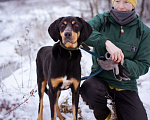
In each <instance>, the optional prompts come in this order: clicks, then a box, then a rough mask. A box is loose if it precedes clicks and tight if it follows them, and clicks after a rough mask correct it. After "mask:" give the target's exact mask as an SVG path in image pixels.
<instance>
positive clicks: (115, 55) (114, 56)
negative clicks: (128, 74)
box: [105, 40, 124, 63]
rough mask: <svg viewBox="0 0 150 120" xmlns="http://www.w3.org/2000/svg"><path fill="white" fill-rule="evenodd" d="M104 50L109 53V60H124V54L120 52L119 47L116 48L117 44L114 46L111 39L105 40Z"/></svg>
mask: <svg viewBox="0 0 150 120" xmlns="http://www.w3.org/2000/svg"><path fill="white" fill-rule="evenodd" d="M105 45H106V50H107V51H108V52H109V54H110V55H111V60H112V61H115V62H117V63H119V62H121V63H122V62H123V60H124V54H123V52H122V50H121V49H120V48H118V47H117V46H115V45H114V44H113V43H112V42H111V41H109V40H106V43H105Z"/></svg>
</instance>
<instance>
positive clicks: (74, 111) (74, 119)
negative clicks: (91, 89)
mask: <svg viewBox="0 0 150 120" xmlns="http://www.w3.org/2000/svg"><path fill="white" fill-rule="evenodd" d="M72 107H73V108H72V110H73V120H77V118H76V107H75V105H73V106H72Z"/></svg>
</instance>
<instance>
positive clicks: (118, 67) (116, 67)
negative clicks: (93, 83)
mask: <svg viewBox="0 0 150 120" xmlns="http://www.w3.org/2000/svg"><path fill="white" fill-rule="evenodd" d="M97 61H98V64H99V65H100V66H101V68H103V69H104V70H113V73H114V77H115V78H116V79H117V80H119V81H121V80H122V79H123V80H130V77H129V76H128V75H127V73H128V74H130V72H129V71H128V70H127V69H126V68H125V67H124V66H123V64H121V63H120V62H119V63H117V62H114V61H112V60H111V59H104V58H103V59H99V58H97Z"/></svg>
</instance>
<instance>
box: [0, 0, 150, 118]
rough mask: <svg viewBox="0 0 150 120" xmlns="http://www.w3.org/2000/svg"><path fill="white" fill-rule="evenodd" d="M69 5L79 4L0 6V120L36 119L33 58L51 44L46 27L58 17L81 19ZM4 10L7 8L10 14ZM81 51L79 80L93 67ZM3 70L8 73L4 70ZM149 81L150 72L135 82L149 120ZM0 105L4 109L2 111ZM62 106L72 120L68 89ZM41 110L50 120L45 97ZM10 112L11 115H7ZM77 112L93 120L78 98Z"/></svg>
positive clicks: (64, 93)
mask: <svg viewBox="0 0 150 120" xmlns="http://www.w3.org/2000/svg"><path fill="white" fill-rule="evenodd" d="M9 4H10V5H9ZM61 4H63V7H62V6H61ZM18 5H19V6H18ZM72 5H73V6H76V7H77V6H79V1H76V2H75V1H74V2H72V3H71V5H66V4H65V3H64V2H63V1H62V2H61V3H58V2H57V1H55V2H48V1H47V0H44V1H43V2H42V3H41V2H39V1H38V0H36V1H26V2H18V3H17V1H14V2H2V3H1V2H0V9H1V10H0V16H1V18H0V30H1V35H0V48H1V50H0V57H1V59H0V96H1V97H0V103H1V104H0V120H2V119H4V120H9V119H13V120H15V119H19V120H35V119H37V117H38V105H39V103H38V102H39V98H38V92H37V80H36V79H37V78H36V63H35V58H36V54H37V51H38V50H39V48H40V47H41V46H46V45H53V44H54V42H53V40H52V39H51V38H50V37H49V35H48V33H47V29H48V26H49V25H50V23H51V22H52V21H54V20H55V19H57V18H59V17H61V16H68V15H73V16H80V11H77V10H74V9H73V8H72ZM6 6H9V10H8V9H7V8H6ZM16 6H17V7H16ZM75 9H76V8H75ZM75 11H77V12H75ZM81 51H82V60H81V69H82V76H88V75H89V74H90V68H91V65H92V61H91V55H89V54H88V53H86V52H85V51H83V50H81ZM12 64H15V66H16V67H14V66H13V67H12ZM6 67H7V69H5V68H6ZM9 71H10V73H11V74H10V75H9V74H8V73H9ZM5 73H6V74H8V75H7V77H3V74H5ZM149 79H150V72H148V73H147V74H146V75H144V76H141V77H140V78H139V79H138V88H139V96H140V98H141V100H142V102H143V104H144V106H145V108H146V111H147V114H148V119H149V120H150V102H149V99H150V87H149V86H150V82H149ZM66 103H67V104H66ZM2 105H3V107H4V108H7V109H1V106H2ZM61 105H64V106H67V109H68V111H69V112H68V113H64V112H62V115H63V116H64V117H65V118H66V120H70V119H72V116H73V115H72V113H71V107H72V96H71V90H70V89H68V90H64V91H62V92H61V96H60V98H59V106H61ZM43 106H44V109H43V119H44V120H47V119H50V117H51V116H50V105H49V98H48V96H47V95H46V94H45V95H44V101H43ZM11 110H12V112H10V113H9V111H11ZM79 111H81V112H79V114H78V117H79V118H80V119H83V120H95V118H94V115H93V111H92V110H90V109H89V107H88V105H86V104H85V103H84V102H83V100H82V98H81V97H80V99H79ZM57 119H58V118H57Z"/></svg>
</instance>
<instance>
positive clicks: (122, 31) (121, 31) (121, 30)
mask: <svg viewBox="0 0 150 120" xmlns="http://www.w3.org/2000/svg"><path fill="white" fill-rule="evenodd" d="M121 33H124V29H123V26H121V28H120V33H119V38H120V37H121Z"/></svg>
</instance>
